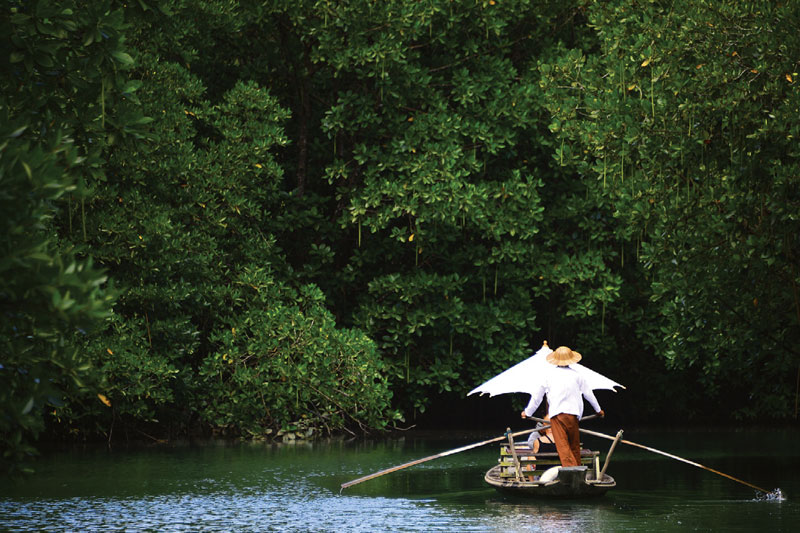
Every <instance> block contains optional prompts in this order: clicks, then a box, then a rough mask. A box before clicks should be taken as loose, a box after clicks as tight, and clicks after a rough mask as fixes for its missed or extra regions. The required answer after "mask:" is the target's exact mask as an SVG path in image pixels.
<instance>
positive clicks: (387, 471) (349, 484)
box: [339, 428, 533, 492]
mask: <svg viewBox="0 0 800 533" xmlns="http://www.w3.org/2000/svg"><path fill="white" fill-rule="evenodd" d="M531 431H533V429H532V428H528V429H526V430H524V431H517V432H516V433H511V436H512V437H519V436H520V435H524V434H526V433H530V432H531ZM507 438H508V434H504V435H503V436H502V437H495V438H493V439H489V440H484V441H481V442H476V443H474V444H468V445H467V446H462V447H460V448H456V449H454V450H447V451H446V452H441V453H437V454H436V455H431V456H430V457H423V458H422V459H417V460H415V461H411V462H410V463H405V464H402V465H398V466H393V467H391V468H387V469H385V470H381V471H379V472H375V473H373V474H369V475H367V476H364V477H360V478H358V479H354V480H353V481H348V482H347V483H342V488H341V489H340V490H339V492H341V491H342V490H344V489H346V488H347V487H352V486H353V485H358V484H359V483H362V482H364V481H369V480H370V479H374V478H376V477H380V476H382V475H384V474H390V473H392V472H397V471H398V470H402V469H403V468H408V467H409V466H414V465H418V464H421V463H425V462H428V461H432V460H434V459H439V458H440V457H447V456H448V455H454V454H456V453H460V452H465V451H467V450H471V449H473V448H478V447H480V446H485V445H486V444H491V443H493V442H500V441H501V440H504V439H507Z"/></svg>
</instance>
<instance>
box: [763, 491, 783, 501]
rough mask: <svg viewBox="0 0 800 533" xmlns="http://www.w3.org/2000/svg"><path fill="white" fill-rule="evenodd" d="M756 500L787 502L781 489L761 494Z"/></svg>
mask: <svg viewBox="0 0 800 533" xmlns="http://www.w3.org/2000/svg"><path fill="white" fill-rule="evenodd" d="M756 500H758V501H761V502H782V501H785V500H786V495H785V494H784V493H783V491H782V490H781V489H775V490H773V491H771V492H765V493H763V494H759V495H758V496H757V497H756Z"/></svg>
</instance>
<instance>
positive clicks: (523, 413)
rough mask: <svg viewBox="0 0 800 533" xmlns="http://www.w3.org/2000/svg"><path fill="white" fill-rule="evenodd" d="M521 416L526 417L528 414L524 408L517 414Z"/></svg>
mask: <svg viewBox="0 0 800 533" xmlns="http://www.w3.org/2000/svg"><path fill="white" fill-rule="evenodd" d="M519 416H521V417H522V418H528V415H526V414H525V410H524V409H523V410H522V412H521V413H520V414H519Z"/></svg>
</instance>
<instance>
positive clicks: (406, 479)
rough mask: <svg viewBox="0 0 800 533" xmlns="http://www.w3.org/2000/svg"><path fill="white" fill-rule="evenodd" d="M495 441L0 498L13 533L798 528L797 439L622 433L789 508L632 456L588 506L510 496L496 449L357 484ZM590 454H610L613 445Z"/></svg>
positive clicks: (397, 447) (95, 459)
mask: <svg viewBox="0 0 800 533" xmlns="http://www.w3.org/2000/svg"><path fill="white" fill-rule="evenodd" d="M492 436H495V435H492V434H488V433H485V434H484V433H481V434H471V435H466V434H434V435H431V434H428V435H424V436H422V435H417V436H414V435H406V436H405V437H404V438H402V439H397V438H394V439H382V440H376V441H353V442H342V441H339V442H326V443H315V444H296V445H280V446H276V445H267V444H252V443H250V444H248V443H234V444H230V443H227V444H223V443H213V444H204V445H174V446H162V447H152V448H136V449H131V448H128V449H121V448H118V449H115V450H113V451H111V452H109V451H107V450H104V449H103V450H97V449H95V450H78V451H75V450H73V451H69V452H56V453H49V454H47V455H45V456H44V457H43V458H42V459H41V460H40V461H39V463H38V464H37V469H38V472H37V474H36V475H34V476H33V477H32V478H31V479H28V480H26V481H25V482H22V483H15V484H12V483H8V482H6V483H4V485H3V486H2V487H1V488H0V530H8V531H364V532H367V531H369V532H372V531H426V532H427V531H498V532H500V531H502V532H515V531H548V532H552V531H576V532H577V531H764V532H767V531H787V532H789V531H791V532H794V531H800V445H799V444H800V432H798V431H766V432H764V431H761V432H755V431H753V432H748V433H745V432H733V431H707V432H698V431H693V432H681V431H626V434H625V438H627V439H629V440H632V441H635V442H640V443H642V444H646V445H649V446H653V447H656V448H660V449H663V450H665V451H668V452H671V453H673V454H676V455H680V456H683V457H687V458H689V459H692V460H694V461H696V462H699V463H702V464H704V465H706V466H709V467H712V468H715V469H717V470H719V471H722V472H726V473H729V474H731V475H733V476H735V477H737V478H740V479H743V480H745V481H748V482H750V483H752V484H754V485H757V486H759V487H763V488H765V489H768V490H772V489H776V488H780V489H781V491H782V492H783V494H784V496H785V499H783V500H782V501H778V500H776V499H763V498H759V497H758V496H759V493H758V491H755V490H753V489H751V488H748V487H747V486H744V485H741V484H739V483H736V482H734V481H731V480H728V479H726V478H723V477H721V476H718V475H715V474H712V473H710V472H706V471H704V470H701V469H698V468H695V467H692V466H689V465H685V464H683V463H679V462H676V461H673V460H670V459H666V458H661V457H659V456H655V455H652V454H649V453H647V452H644V451H640V450H637V449H635V448H631V447H628V446H622V445H621V446H620V447H618V449H617V451H616V452H615V454H614V457H613V459H612V462H611V465H610V467H609V470H608V473H609V474H611V475H612V476H614V477H615V478H616V480H617V488H616V489H614V490H612V491H611V492H609V493H608V494H607V495H606V496H604V497H602V498H600V499H596V500H588V501H531V500H528V501H526V500H513V499H506V498H504V497H503V496H501V495H500V494H498V493H497V492H495V490H494V489H492V488H491V487H489V486H488V485H486V484H485V483H484V481H483V475H484V473H485V471H486V470H488V468H489V467H491V466H492V465H493V464H495V463H496V460H497V455H496V449H495V448H494V447H493V446H490V447H484V448H479V449H476V450H472V451H468V452H464V453H461V454H457V455H453V456H449V457H445V458H442V459H437V460H435V461H431V462H428V463H425V464H422V465H418V466H415V467H411V468H408V469H405V470H402V471H399V472H395V473H392V474H389V475H386V476H383V477H380V478H376V479H374V480H371V481H367V482H365V483H362V484H359V485H356V486H353V487H350V488H348V489H346V490H345V491H344V492H343V493H342V494H340V492H339V486H340V484H341V483H343V482H345V481H350V480H352V479H355V478H358V477H360V476H362V475H365V474H368V473H371V472H374V471H377V470H380V469H383V468H386V467H389V466H394V465H397V464H401V463H404V462H407V461H411V460H413V459H418V458H420V457H425V456H428V455H432V454H434V453H438V452H441V451H444V450H448V449H452V448H456V447H459V446H463V445H465V444H469V443H471V442H475V441H479V440H483V439H485V438H488V437H492ZM584 444H585V445H588V446H589V447H592V448H596V449H599V450H601V451H603V452H605V451H606V450H607V447H608V443H607V441H604V440H601V439H596V438H592V437H587V438H586V439H585V443H584Z"/></svg>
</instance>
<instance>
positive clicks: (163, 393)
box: [0, 0, 800, 457]
mask: <svg viewBox="0 0 800 533" xmlns="http://www.w3.org/2000/svg"><path fill="white" fill-rule="evenodd" d="M799 12H800V8H798V7H797V6H796V5H795V3H790V2H784V3H773V2H760V1H755V2H745V3H738V2H737V3H734V2H710V1H697V2H690V1H688V0H678V1H675V2H670V3H664V2H658V1H648V2H639V1H636V2H634V1H632V0H631V1H622V2H594V3H589V4H585V3H579V2H555V1H553V2H533V1H530V0H514V1H512V0H506V1H500V0H498V1H497V2H489V1H483V0H480V1H475V0H457V1H450V0H430V1H426V2H408V1H405V0H388V1H382V2H369V1H351V2H329V1H327V0H307V1H298V2H291V3H285V2H283V3H281V2H266V3H236V2H227V1H214V2H200V3H197V2H186V1H184V0H162V1H159V2H150V1H145V2H141V1H140V2H133V3H124V4H120V3H115V2H110V1H109V2H77V1H76V2H70V3H64V2H58V3H56V2H48V1H45V0H40V1H38V2H13V3H12V4H11V5H10V7H9V16H7V17H5V18H3V19H2V20H0V24H2V27H0V30H2V31H3V35H5V36H7V37H4V39H5V40H4V41H3V42H4V44H6V46H5V48H4V49H8V50H10V52H9V53H8V54H4V55H2V57H0V61H1V62H3V63H2V66H3V68H4V72H9V73H11V74H10V75H9V76H6V77H4V78H3V79H2V82H0V83H2V85H0V87H2V92H0V98H2V99H1V100H0V105H1V106H2V111H3V113H4V118H5V121H4V122H3V125H2V130H0V134H2V135H3V137H2V141H0V143H1V144H0V146H2V148H1V150H2V154H1V155H2V161H1V162H0V164H1V166H0V170H2V174H0V179H2V180H3V182H2V185H3V187H2V189H3V191H4V192H3V193H2V194H3V196H2V197H0V201H2V202H4V204H3V207H4V208H6V211H8V212H13V216H10V217H9V218H8V221H7V222H6V221H3V224H7V227H6V226H4V227H3V229H4V230H6V231H5V232H4V234H6V235H8V237H7V240H6V241H4V243H5V244H4V249H3V251H4V253H5V254H6V256H7V257H8V259H7V260H4V261H3V263H2V268H3V269H5V270H4V271H3V272H8V275H7V276H4V278H3V281H2V283H3V284H2V285H0V294H2V295H3V297H4V299H8V300H9V301H10V302H11V303H10V304H9V305H6V304H5V303H3V306H4V307H3V312H4V313H5V315H4V317H5V318H9V320H7V321H6V323H4V324H3V326H2V327H3V328H5V329H3V330H2V331H3V334H4V337H3V338H4V342H6V345H7V350H8V352H9V353H13V354H14V355H13V357H14V358H15V359H12V358H11V356H9V359H8V361H9V363H8V364H7V363H6V362H5V359H4V361H3V363H2V364H3V368H2V369H0V376H1V377H2V379H4V380H6V382H7V383H8V384H9V386H8V387H5V389H4V391H8V392H4V393H3V394H7V395H10V396H4V397H2V398H0V399H1V400H2V402H3V405H4V406H6V405H8V406H11V408H10V409H8V410H7V411H8V412H9V413H11V414H9V415H7V416H6V418H5V419H4V422H3V423H4V424H6V423H7V424H9V425H8V427H9V428H10V427H12V426H13V427H16V428H20V430H21V431H22V432H23V433H24V432H25V431H31V430H34V429H35V428H38V427H40V425H37V424H40V421H38V420H39V419H38V418H37V417H38V416H39V413H40V412H41V407H42V406H43V405H44V403H45V402H46V401H48V400H47V398H48V396H52V398H54V400H51V401H52V402H53V403H59V402H61V401H62V400H61V397H62V396H63V395H64V393H62V392H56V393H53V392H51V391H49V389H52V390H62V391H63V390H67V389H68V380H70V379H72V380H73V381H74V379H73V378H77V379H79V380H81V382H83V383H86V382H91V383H93V384H94V385H93V388H94V389H96V390H93V391H92V393H91V394H90V393H88V391H84V393H77V392H74V390H73V392H68V393H66V397H65V398H64V399H65V400H66V401H65V403H64V404H63V405H61V404H60V403H59V407H57V408H56V409H55V414H54V416H52V417H51V419H50V420H51V422H52V429H53V434H54V435H65V434H70V435H76V436H78V437H84V438H85V437H90V436H94V435H97V434H103V435H105V436H106V438H108V439H112V438H113V436H114V435H119V434H120V429H121V430H122V433H123V434H136V433H137V432H142V433H145V434H147V435H156V436H157V437H158V438H160V437H164V436H170V435H177V434H195V433H197V432H201V433H205V434H224V435H243V436H256V437H262V436H267V435H270V436H272V437H276V436H284V435H285V436H286V438H290V436H295V437H296V436H299V437H306V436H312V435H319V434H323V433H335V432H338V431H342V430H354V429H367V428H382V427H385V426H386V425H387V424H389V423H391V422H392V421H394V420H398V419H399V417H400V415H399V414H398V411H397V410H398V409H399V412H402V413H405V414H408V415H412V416H413V415H414V413H417V412H420V411H424V410H425V409H426V407H428V406H429V405H431V403H433V402H436V401H437V400H438V399H440V398H442V397H444V396H447V395H456V396H461V395H463V394H464V393H465V392H467V391H468V390H470V389H471V388H472V387H474V386H475V385H476V384H477V383H479V382H480V381H482V380H483V379H486V378H488V377H489V376H491V375H493V374H494V373H496V372H498V371H500V370H502V369H504V368H506V367H508V366H509V365H511V364H513V363H514V362H516V361H518V360H520V359H521V358H523V357H524V356H526V355H528V354H529V352H530V351H532V347H534V348H535V347H538V345H539V344H540V343H541V341H542V340H544V339H547V340H548V341H549V342H550V344H551V345H557V344H569V345H571V346H573V347H575V348H577V349H579V350H580V351H582V352H583V353H584V354H586V355H587V363H589V364H590V366H591V367H592V368H596V369H597V370H599V371H601V372H606V373H608V374H609V375H611V376H613V377H615V378H616V379H618V380H619V381H621V382H623V383H626V384H628V385H629V386H631V392H630V394H631V397H632V398H635V400H634V401H632V402H630V404H631V405H630V406H628V407H626V408H623V409H626V410H627V411H626V412H627V413H629V414H631V416H636V417H643V416H647V415H648V414H651V413H663V412H665V411H670V410H671V412H672V413H674V414H679V415H681V416H694V415H698V416H699V415H703V416H727V413H726V411H725V409H727V408H728V407H730V408H732V409H734V410H735V412H734V416H739V417H763V416H770V417H774V418H783V419H786V418H789V417H791V416H792V414H793V413H795V416H796V409H797V407H796V397H797V396H796V392H797V390H796V387H797V385H796V381H795V380H796V376H797V375H798V359H797V355H798V354H797V349H796V348H795V345H796V344H797V342H796V341H797V339H798V337H800V306H799V304H798V301H800V299H799V298H798V296H797V295H798V289H797V285H798V282H800V278H798V272H797V264H798V261H797V250H798V244H800V242H798V238H797V236H798V235H800V228H798V220H797V213H798V207H800V206H799V205H798V203H800V191H798V181H797V179H796V176H797V155H798V154H797V146H796V140H797V137H798V134H800V131H798V126H797V121H796V116H797V114H798V111H799V110H800V102H798V90H797V87H798V85H797V83H798V82H797V80H798V79H799V78H800V76H798V74H797V72H795V71H796V69H797V67H796V58H797V57H798V52H800V41H799V40H800V38H799V37H797V34H796V27H797V26H798V22H800V21H799V20H798V18H800V15H799ZM131 78H133V79H131ZM11 206H14V208H15V209H12V207H11ZM17 206H19V207H21V208H19V209H16V207H17ZM29 228H33V230H30V229H29ZM89 256H91V257H93V258H94V260H95V262H96V263H99V264H100V265H101V266H102V267H103V268H104V269H105V270H106V271H107V272H108V275H109V276H110V277H111V278H112V279H113V280H114V281H115V284H116V286H117V288H118V289H119V298H118V299H117V300H116V303H115V304H114V306H113V312H112V313H111V314H110V315H109V316H108V317H107V318H106V319H105V320H104V321H103V322H102V325H103V327H102V328H100V329H99V330H98V329H91V328H90V326H97V325H98V324H99V321H100V320H102V317H104V316H106V313H107V311H108V309H109V307H108V305H109V300H108V296H107V295H106V293H105V292H104V291H103V290H101V287H102V283H103V279H104V277H103V276H104V274H103V272H101V271H99V270H98V269H96V268H95V267H93V266H92V265H93V263H92V262H91V261H89V259H88V257H89ZM6 295H8V296H6ZM37 298H38V300H37ZM78 328H81V329H78ZM5 339H7V340H5ZM4 349H6V348H4ZM73 353H75V354H76V355H75V358H74V360H73V359H70V357H72V355H71V354H73ZM41 354H45V355H41ZM37 358H40V359H37ZM25 361H30V362H31V363H30V364H29V363H25ZM40 362H41V364H40ZM87 363H89V364H88V366H87ZM25 365H28V366H25ZM31 365H35V366H36V368H37V369H38V368H39V367H42V368H46V369H49V370H43V371H41V372H44V373H43V374H41V375H42V376H44V377H40V378H39V381H38V382H36V381H35V379H31V376H33V375H34V374H36V375H37V376H38V375H39V373H40V371H39V370H36V371H35V372H34V371H33V370H31V369H32V368H33V366H31ZM12 367H13V368H14V371H12V370H11V369H12ZM56 367H57V368H58V370H54V368H56ZM18 368H19V369H24V371H17V370H16V369H18ZM62 368H63V370H62ZM87 380H88V381H87ZM641 383H648V384H649V385H648V387H647V391H646V393H645V392H644V391H641V390H640V391H638V392H635V391H634V390H635V389H636V387H635V385H636V384H641ZM45 389H48V391H45ZM639 389H641V387H639ZM97 392H100V393H101V395H102V397H101V400H105V401H102V402H99V401H97ZM626 394H628V393H626ZM31 397H33V398H34V400H33V402H34V403H33V404H30V407H29V403H30V402H29V399H30V398H31ZM106 403H107V404H110V407H109V406H108V405H104V404H106ZM665 405H670V407H665ZM698 406H699V407H698ZM692 409H695V410H692ZM51 412H52V411H51ZM29 415H30V416H29ZM24 417H28V418H24ZM23 418H24V420H23ZM26 428H27V429H26ZM0 429H5V427H3V428H0ZM3 434H4V435H5V434H9V435H12V437H10V438H11V439H16V438H17V437H14V436H13V435H15V434H14V433H13V432H6V431H4V432H3ZM8 442H12V441H11V440H9V441H8ZM18 442H19V443H22V442H23V439H22V437H20V439H19V441H18ZM14 446H16V445H14ZM16 449H18V450H23V448H19V447H17V448H16ZM23 452H24V450H23ZM15 453H16V452H15ZM17 456H19V453H18V454H17ZM9 457H10V456H9Z"/></svg>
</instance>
